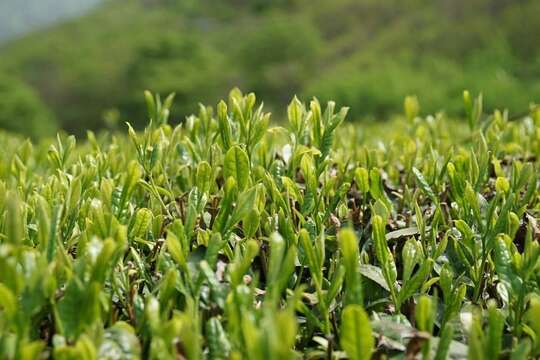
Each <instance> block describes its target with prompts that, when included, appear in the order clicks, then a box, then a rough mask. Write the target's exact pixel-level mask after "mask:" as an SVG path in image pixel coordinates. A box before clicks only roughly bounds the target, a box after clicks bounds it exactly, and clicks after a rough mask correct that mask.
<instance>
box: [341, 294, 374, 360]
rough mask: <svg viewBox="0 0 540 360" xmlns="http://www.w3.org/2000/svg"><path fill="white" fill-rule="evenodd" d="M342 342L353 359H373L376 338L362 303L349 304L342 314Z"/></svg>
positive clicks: (342, 345)
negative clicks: (374, 338)
mask: <svg viewBox="0 0 540 360" xmlns="http://www.w3.org/2000/svg"><path fill="white" fill-rule="evenodd" d="M340 343H341V347H342V348H343V349H344V350H345V352H346V353H347V355H348V356H349V357H350V358H351V359H352V360H368V359H371V353H372V352H373V346H374V340H373V335H372V331H371V325H370V323H369V318H368V316H367V314H366V312H365V311H364V309H363V308H362V306H360V305H347V306H346V307H345V309H344V310H343V313H342V315H341V329H340Z"/></svg>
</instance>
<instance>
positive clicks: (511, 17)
mask: <svg viewBox="0 0 540 360" xmlns="http://www.w3.org/2000/svg"><path fill="white" fill-rule="evenodd" d="M538 14H540V2H539V1H535V0H492V1H487V0H410V1H398V0H386V1H381V0H333V1H321V0H274V1H270V0H267V1H264V0H254V1H247V0H228V1H211V0H199V1H197V0H183V1H175V0H122V1H120V0H109V1H105V2H104V3H103V4H102V5H101V6H99V7H98V8H97V9H95V10H92V11H91V12H89V13H88V14H87V15H85V16H84V17H81V18H78V19H75V20H71V21H69V22H67V23H63V24H61V25H58V26H55V27H53V28H51V29H49V30H47V31H40V32H37V33H33V34H31V35H28V36H25V37H23V38H20V39H17V40H16V41H12V42H10V43H8V44H6V45H4V46H3V47H2V48H0V73H2V72H4V73H7V74H9V76H10V79H11V80H9V81H4V84H3V87H4V88H5V87H8V86H13V87H14V88H21V87H29V89H31V90H32V91H28V92H27V99H26V100H27V101H28V103H29V106H32V104H33V106H34V107H35V105H36V104H39V106H42V107H43V108H45V109H46V110H45V111H47V112H50V114H51V115H50V117H51V118H54V119H56V121H57V123H58V124H59V125H60V126H61V127H63V128H65V129H67V130H68V131H70V132H75V133H81V132H83V131H84V130H85V129H87V128H91V129H96V128H103V127H105V128H107V127H108V128H112V127H115V126H121V125H122V121H130V122H133V123H135V124H137V123H139V124H140V123H141V122H142V121H143V120H144V118H145V116H144V110H143V109H144V105H143V102H142V96H141V93H142V90H144V89H146V88H149V89H151V90H153V91H156V92H159V93H162V94H166V93H169V92H176V101H175V108H174V109H173V114H172V118H173V119H176V120H177V121H178V120H181V119H182V118H183V116H184V115H185V114H188V113H191V112H193V111H194V110H195V109H196V107H197V102H199V101H201V102H204V103H214V102H215V101H216V100H217V99H218V98H220V97H223V96H224V95H226V94H227V92H228V90H229V89H230V88H231V87H233V86H239V87H240V88H242V89H243V90H245V91H248V90H249V91H256V92H257V95H258V96H259V97H260V98H261V99H264V100H265V101H266V103H267V105H268V106H269V107H270V108H274V109H275V108H278V107H281V108H283V105H284V103H285V102H286V101H287V100H288V99H290V98H291V96H292V95H293V94H299V95H302V96H313V95H315V96H318V97H320V98H321V99H322V100H326V99H329V98H332V99H335V100H337V101H338V102H340V103H342V104H347V105H349V106H351V112H352V116H351V118H355V119H362V118H365V117H376V118H379V117H380V118H382V117H386V116H388V115H391V114H392V113H395V112H400V111H401V108H402V99H403V97H404V96H405V95H407V94H416V95H417V96H418V97H419V99H420V102H421V104H422V111H423V112H433V111H437V110H439V109H441V108H445V109H447V110H448V111H449V112H455V113H458V112H460V111H461V105H460V101H459V98H460V96H459V94H460V93H461V91H462V90H463V89H464V88H468V89H470V90H472V91H475V92H477V91H482V92H483V93H484V99H485V105H486V107H487V108H491V107H493V106H495V104H500V103H504V104H507V105H508V106H509V110H510V111H511V112H521V111H523V110H526V109H527V107H528V105H529V103H530V102H534V101H537V102H538V101H539V100H540V81H539V79H540V45H539V42H538V39H540V16H538ZM3 93H4V96H7V97H9V96H10V91H6V90H4V92H3ZM19 101H23V99H20V100H19ZM4 112H5V111H4V108H2V105H1V103H0V125H3V126H6V125H5V124H7V122H9V121H10V120H9V118H7V117H6V116H5V115H4V114H3V113H4ZM31 118H32V116H30V115H29V116H28V117H26V118H25V121H27V123H28V124H34V123H36V124H39V123H42V122H43V121H44V120H39V119H38V120H31ZM11 121H13V120H11ZM28 127H31V126H30V125H29V126H28ZM29 132H30V130H29Z"/></svg>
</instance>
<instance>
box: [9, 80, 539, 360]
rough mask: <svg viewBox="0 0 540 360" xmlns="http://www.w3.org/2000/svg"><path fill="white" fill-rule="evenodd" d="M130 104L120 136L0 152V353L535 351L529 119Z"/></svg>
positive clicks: (533, 146) (473, 112)
mask: <svg viewBox="0 0 540 360" xmlns="http://www.w3.org/2000/svg"><path fill="white" fill-rule="evenodd" d="M145 98H146V102H147V106H148V116H149V124H148V126H147V127H146V128H145V129H144V130H143V131H140V132H137V131H135V130H134V129H133V128H132V127H131V126H130V125H129V124H128V126H127V127H128V135H127V136H124V135H115V134H101V135H99V136H97V135H95V134H94V133H92V132H89V133H88V139H87V141H84V142H83V143H80V144H76V139H75V138H74V137H66V136H63V135H59V136H58V137H57V139H56V141H55V142H54V143H53V144H51V145H49V146H48V145H47V144H45V143H40V144H32V143H31V142H29V141H27V140H22V139H17V138H13V137H12V136H10V135H6V134H3V135H1V140H0V141H1V143H2V145H3V149H4V152H3V153H2V154H1V155H0V215H1V216H0V355H1V357H2V358H5V359H34V358H49V357H53V358H56V359H81V358H82V359H97V358H109V359H132V358H134V359H136V358H152V359H154V358H155V359H168V358H171V359H178V358H188V359H199V358H208V359H222V358H231V359H243V358H246V359H286V358H302V357H305V358H309V359H318V358H328V359H340V358H351V359H370V358H372V357H374V358H407V359H413V358H423V359H431V358H433V359H447V358H467V357H469V358H471V359H483V358H485V359H494V358H512V359H528V358H535V357H538V356H540V325H539V324H540V292H539V287H540V260H539V259H540V245H539V243H538V241H539V240H540V239H539V237H540V228H539V225H538V217H539V214H540V192H539V190H538V183H539V179H538V174H539V172H538V169H539V160H538V159H539V156H540V128H539V125H540V111H538V110H537V109H535V108H532V109H531V112H530V114H528V115H526V116H525V117H524V118H520V119H511V118H509V116H508V114H507V113H506V112H500V111H497V112H495V113H494V114H491V115H488V114H484V113H483V112H482V99H481V97H478V98H476V99H472V98H471V95H470V94H469V93H468V92H466V93H465V94H464V104H465V113H466V117H467V118H466V121H458V120H451V119H447V118H445V116H444V115H443V114H437V115H435V116H426V117H420V116H419V114H420V106H419V103H418V100H417V99H416V98H414V97H409V98H407V99H406V100H405V103H404V105H405V117H404V118H403V119H397V120H393V121H392V122H390V123H388V124H380V125H376V126H372V125H366V126H360V125H350V124H343V122H344V120H345V118H346V115H347V108H341V109H337V108H336V105H335V104H334V103H333V102H329V103H328V104H326V105H325V106H322V105H321V104H320V103H319V102H318V101H317V100H316V99H314V100H312V101H310V102H309V103H307V104H306V103H302V102H301V101H300V100H298V99H297V98H295V99H293V100H292V102H291V103H290V105H289V107H288V109H287V115H288V116H287V121H284V122H282V123H281V126H271V124H270V114H269V113H266V112H265V111H264V108H263V106H262V105H258V104H257V101H256V98H255V95H253V94H248V95H243V94H242V93H241V92H240V91H238V90H233V91H232V92H231V93H230V96H229V99H228V100H227V101H221V102H220V103H219V104H218V105H217V107H216V109H215V110H214V109H213V108H211V107H206V106H203V105H201V106H200V110H199V113H198V114H197V115H192V116H189V117H188V118H187V119H186V120H185V121H184V122H182V123H181V124H180V125H178V126H172V125H170V124H169V123H168V117H169V111H170V108H171V106H172V104H173V96H169V97H167V99H165V100H164V101H162V100H161V99H160V97H159V96H154V95H152V94H150V93H145ZM377 133H378V134H379V135H376V134H377ZM375 139H378V141H377V142H376V141H374V140H375Z"/></svg>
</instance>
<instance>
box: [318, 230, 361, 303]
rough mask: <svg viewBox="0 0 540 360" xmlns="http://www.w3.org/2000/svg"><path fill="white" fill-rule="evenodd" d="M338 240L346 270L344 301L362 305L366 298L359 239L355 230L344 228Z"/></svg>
mask: <svg viewBox="0 0 540 360" xmlns="http://www.w3.org/2000/svg"><path fill="white" fill-rule="evenodd" d="M338 241H339V246H340V250H341V253H342V255H343V264H344V265H345V270H346V273H345V285H346V293H345V301H344V303H345V304H358V305H362V304H363V303H364V300H363V294H362V277H361V275H360V255H359V250H358V240H357V239H356V235H355V234H354V231H353V230H351V229H344V230H342V231H340V232H339V234H338ZM317 265H318V264H317Z"/></svg>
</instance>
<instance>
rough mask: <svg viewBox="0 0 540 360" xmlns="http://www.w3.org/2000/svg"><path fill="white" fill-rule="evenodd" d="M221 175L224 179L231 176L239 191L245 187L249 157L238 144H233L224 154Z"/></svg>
mask: <svg viewBox="0 0 540 360" xmlns="http://www.w3.org/2000/svg"><path fill="white" fill-rule="evenodd" d="M223 176H224V177H225V179H227V178H229V177H233V178H234V179H235V180H236V183H237V184H238V189H239V190H240V191H243V190H244V189H245V188H246V187H247V185H248V183H249V159H248V156H247V154H246V152H245V151H244V150H243V149H242V148H241V147H240V146H237V145H234V146H233V147H231V148H230V149H229V150H228V151H227V153H226V154H225V159H224V161H223Z"/></svg>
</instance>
